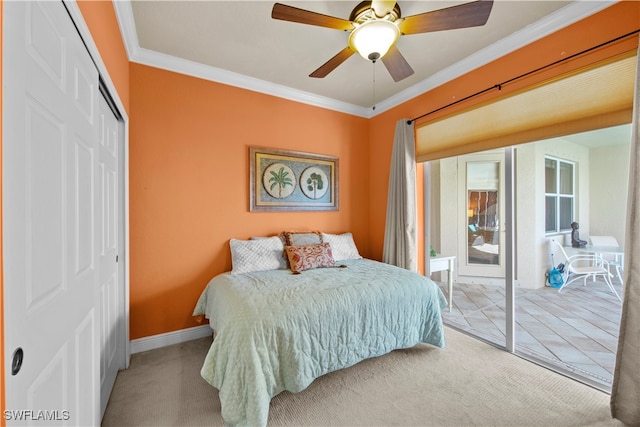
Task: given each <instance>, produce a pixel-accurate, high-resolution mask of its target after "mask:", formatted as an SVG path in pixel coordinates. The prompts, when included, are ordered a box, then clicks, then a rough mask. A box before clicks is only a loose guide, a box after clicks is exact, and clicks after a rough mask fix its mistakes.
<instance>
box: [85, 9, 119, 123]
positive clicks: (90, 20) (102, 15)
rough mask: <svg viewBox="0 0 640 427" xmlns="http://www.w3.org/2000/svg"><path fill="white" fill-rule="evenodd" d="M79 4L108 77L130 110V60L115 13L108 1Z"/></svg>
mask: <svg viewBox="0 0 640 427" xmlns="http://www.w3.org/2000/svg"><path fill="white" fill-rule="evenodd" d="M78 7H79V8H80V12H81V13H82V17H83V18H84V20H85V22H86V23H87V26H88V27H89V31H91V37H92V38H93V41H94V42H95V43H96V46H97V47H98V50H99V51H100V56H101V57H102V61H103V62H104V64H105V66H106V67H107V70H109V76H110V77H111V80H112V81H113V84H114V85H115V87H116V89H117V91H118V95H119V96H120V99H121V100H122V103H123V104H124V108H125V110H127V112H128V111H129V59H128V58H127V52H126V50H125V48H124V43H123V41H122V37H121V36H120V27H119V26H118V20H117V18H116V12H115V9H114V8H113V2H111V0H106V1H93V0H80V1H78Z"/></svg>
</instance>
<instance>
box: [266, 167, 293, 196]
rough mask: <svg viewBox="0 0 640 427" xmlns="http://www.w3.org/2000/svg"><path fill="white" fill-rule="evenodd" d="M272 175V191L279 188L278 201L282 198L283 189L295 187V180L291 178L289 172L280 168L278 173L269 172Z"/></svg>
mask: <svg viewBox="0 0 640 427" xmlns="http://www.w3.org/2000/svg"><path fill="white" fill-rule="evenodd" d="M269 172H270V173H271V178H269V182H270V183H271V188H270V189H271V190H272V191H273V189H274V188H275V187H276V186H277V187H278V199H280V198H282V189H283V188H285V187H286V186H287V185H291V186H292V187H293V180H292V179H291V178H290V177H289V172H287V171H285V170H284V167H280V169H279V170H278V173H276V172H274V171H269Z"/></svg>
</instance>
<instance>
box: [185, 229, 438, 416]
mask: <svg viewBox="0 0 640 427" xmlns="http://www.w3.org/2000/svg"><path fill="white" fill-rule="evenodd" d="M325 246H326V243H325ZM274 247H276V248H277V244H275V241H274ZM274 250H275V251H277V249H274ZM250 252H251V251H250ZM254 252H255V251H254ZM338 252H339V251H338ZM276 253H277V252H276ZM281 254H282V250H280V257H282V255H281ZM250 256H253V257H254V258H255V256H256V254H255V253H251V254H250ZM337 258H339V261H335V262H334V263H332V264H330V265H327V266H324V268H313V267H312V268H307V269H304V270H303V271H302V272H301V274H293V270H292V268H293V267H290V268H277V269H270V270H261V271H249V272H242V273H238V272H237V271H236V272H234V271H233V270H232V271H231V272H226V273H222V274H220V275H217V276H216V277H214V278H213V279H212V280H211V281H210V282H209V283H208V285H207V286H206V288H205V289H204V291H203V292H202V294H201V296H200V298H199V300H198V302H197V304H196V308H195V310H194V315H204V316H205V317H206V318H208V319H209V323H210V326H211V328H212V329H213V330H214V331H215V333H216V334H215V339H214V341H213V343H212V345H211V348H210V349H209V352H208V354H207V356H206V358H205V361H204V364H203V366H202V370H201V375H202V377H203V378H204V379H205V380H206V381H207V382H208V383H209V384H211V385H212V386H213V387H215V388H217V389H218V390H219V396H220V402H221V405H222V417H223V419H224V420H225V423H226V424H231V425H266V424H267V419H268V414H269V402H270V401H271V398H272V397H273V396H275V395H277V394H278V393H280V392H282V391H284V390H288V391H290V392H293V393H296V392H300V391H302V390H304V389H305V388H307V387H308V386H309V385H310V384H311V383H312V382H313V380H314V379H315V378H317V377H319V376H321V375H324V374H326V373H329V372H332V371H335V370H338V369H342V368H346V367H349V366H352V365H354V364H356V363H358V362H360V361H362V360H364V359H366V358H370V357H376V356H380V355H383V354H386V353H388V352H390V351H392V350H395V349H401V348H409V347H412V346H414V345H416V344H418V343H428V344H432V345H434V346H437V347H444V330H443V326H442V318H441V309H442V308H444V307H445V306H446V304H447V303H446V299H445V298H444V296H443V294H442V292H441V291H440V289H439V288H438V286H437V285H436V284H435V283H434V282H432V281H431V280H430V279H428V278H426V277H424V276H421V275H419V274H416V273H412V272H409V271H407V270H404V269H401V268H398V267H394V266H391V265H388V264H383V263H380V262H376V261H373V260H369V259H363V258H361V257H359V255H358V257H354V258H353V259H343V258H341V257H337ZM234 261H235V259H234V258H233V249H232V263H234V267H235V262H234ZM278 261H279V262H280V260H278Z"/></svg>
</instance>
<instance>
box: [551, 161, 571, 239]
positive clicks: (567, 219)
mask: <svg viewBox="0 0 640 427" xmlns="http://www.w3.org/2000/svg"><path fill="white" fill-rule="evenodd" d="M574 170H575V164H574V163H571V162H567V161H564V160H560V159H555V158H553V157H545V159H544V179H545V232H546V233H547V234H549V233H559V232H561V231H569V230H571V223H572V222H573V218H574V206H575V203H574V200H575V191H574V190H575V188H574V187H575V186H574Z"/></svg>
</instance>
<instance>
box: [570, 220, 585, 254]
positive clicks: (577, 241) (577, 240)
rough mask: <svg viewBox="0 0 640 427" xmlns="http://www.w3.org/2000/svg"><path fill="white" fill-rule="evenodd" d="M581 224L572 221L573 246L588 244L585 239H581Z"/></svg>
mask: <svg viewBox="0 0 640 427" xmlns="http://www.w3.org/2000/svg"><path fill="white" fill-rule="evenodd" d="M578 228H580V226H579V225H578V223H577V222H572V223H571V246H573V247H574V248H581V247H583V246H585V245H586V244H587V242H586V241H585V240H580V233H579V232H578Z"/></svg>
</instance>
